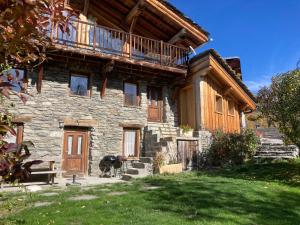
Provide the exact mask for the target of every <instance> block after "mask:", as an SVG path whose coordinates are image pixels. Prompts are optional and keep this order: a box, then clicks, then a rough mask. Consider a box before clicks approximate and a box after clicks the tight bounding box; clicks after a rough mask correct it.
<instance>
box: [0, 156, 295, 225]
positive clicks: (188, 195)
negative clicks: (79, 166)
mask: <svg viewBox="0 0 300 225" xmlns="http://www.w3.org/2000/svg"><path fill="white" fill-rule="evenodd" d="M299 175H300V161H295V162H291V163H285V162H282V163H275V164H266V165H245V166H242V167H238V168H234V169H227V170H226V169H223V170H216V171H205V172H201V173H185V174H180V175H164V176H153V177H148V178H146V179H142V180H136V181H134V182H133V183H125V184H114V185H104V186H97V187H94V188H92V189H89V190H84V189H80V188H68V189H66V190H64V191H58V192H59V196H52V197H42V196H40V195H39V194H33V195H32V197H29V196H25V197H26V198H24V195H23V194H14V195H12V194H11V193H10V194H3V196H2V198H5V197H7V198H8V199H19V201H12V202H17V203H16V204H15V205H13V207H11V208H12V209H13V210H12V211H11V212H10V214H8V215H6V217H5V218H4V219H3V220H0V224H30V225H34V224H42V225H44V224H45V225H46V224H63V225H72V224H74V225H75V224H76V225H77V224H93V225H94V224H96V225H100V224H103V225H108V224H112V225H119V224H120V225H121V224H122V225H127V224H138V225H150V224H151V225H152V224H155V225H156V224H158V225H164V224H170V225H177V224H178V225H179V224H180V225H181V224H199V225H206V224H212V225H219V224H220V225H221V224H222V225H224V224H225V225H226V224H228V225H229V224H237V225H242V224H247V225H249V224H250V225H277V224H278V225H279V224H280V225H299V224H300V177H299ZM144 186H159V187H160V188H159V189H155V190H147V191H145V190H143V187H144ZM105 189H109V190H105ZM114 191H118V192H127V194H125V195H121V196H109V195H108V193H109V192H114ZM81 194H89V195H96V196H98V199H95V200H89V201H76V202H74V201H70V200H68V198H69V197H71V196H77V195H81ZM37 201H49V202H53V204H52V205H51V206H45V207H39V208H33V207H32V204H33V203H34V202H37ZM0 204H1V203H0ZM5 207H7V205H4V204H2V210H1V211H2V213H3V212H5V210H4V208H5ZM0 209H1V205H0ZM14 210H16V213H13V212H14ZM6 212H7V210H6Z"/></svg>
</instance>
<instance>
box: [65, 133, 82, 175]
mask: <svg viewBox="0 0 300 225" xmlns="http://www.w3.org/2000/svg"><path fill="white" fill-rule="evenodd" d="M87 151H88V132H87V131H65V135H64V149H63V171H64V175H73V174H76V175H81V176H83V175H85V173H86V168H87Z"/></svg>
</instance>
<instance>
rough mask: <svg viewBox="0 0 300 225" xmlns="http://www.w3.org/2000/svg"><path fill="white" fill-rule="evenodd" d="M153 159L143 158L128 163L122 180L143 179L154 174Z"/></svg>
mask: <svg viewBox="0 0 300 225" xmlns="http://www.w3.org/2000/svg"><path fill="white" fill-rule="evenodd" d="M152 164H153V159H152V158H151V157H141V158H140V159H139V160H138V161H127V162H126V165H125V168H126V170H125V174H122V180H126V181H129V180H131V179H133V178H143V177H146V176H149V175H152V174H153V166H152Z"/></svg>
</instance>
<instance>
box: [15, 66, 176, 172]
mask: <svg viewBox="0 0 300 225" xmlns="http://www.w3.org/2000/svg"><path fill="white" fill-rule="evenodd" d="M81 67H82V66H73V67H71V66H69V65H68V66H66V65H65V64H59V63H55V64H54V63H53V64H47V65H45V66H44V77H43V83H42V92H41V94H38V93H37V92H36V80H37V72H36V71H35V72H33V73H31V74H29V87H28V91H29V93H31V94H32V95H33V96H32V97H30V99H29V101H28V102H27V104H26V105H22V104H17V105H16V109H15V110H14V113H15V112H17V113H16V114H18V115H19V116H30V117H32V120H31V122H27V123H25V126H24V128H25V129H24V140H31V141H33V142H34V144H35V149H33V151H32V153H33V157H32V158H36V159H44V160H55V161H56V164H57V166H58V168H60V167H61V158H62V148H63V134H64V128H60V127H59V122H60V121H77V120H81V121H83V123H89V121H92V122H91V124H92V125H91V126H90V147H89V156H88V159H89V162H88V165H89V166H88V171H89V174H90V175H98V174H99V169H98V164H99V161H100V159H101V158H102V157H103V156H105V155H108V154H114V155H118V154H121V152H122V139H123V127H122V126H121V124H141V125H143V126H147V82H146V81H140V87H139V90H140V93H141V105H140V106H137V107H125V106H124V104H123V102H124V99H123V81H122V80H120V79H113V78H110V79H109V80H108V84H107V89H106V95H105V96H104V98H103V99H101V97H100V87H101V79H100V74H99V68H92V67H88V68H87V67H86V68H81ZM70 71H77V73H79V72H80V71H82V72H90V73H91V74H92V76H93V78H92V89H91V97H79V96H70V95H69V87H68V82H69V73H70ZM170 93H171V90H169V89H168V88H167V87H164V88H163V96H164V109H165V112H164V122H166V123H168V124H170V126H175V125H176V123H177V122H176V121H177V119H176V105H175V104H174V103H172V101H171V99H170V96H171V94H170ZM141 133H142V134H143V130H142V132H141ZM141 146H142V144H141Z"/></svg>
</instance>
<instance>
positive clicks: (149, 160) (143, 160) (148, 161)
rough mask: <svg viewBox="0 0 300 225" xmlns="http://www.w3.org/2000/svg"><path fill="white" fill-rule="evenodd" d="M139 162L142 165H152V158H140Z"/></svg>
mask: <svg viewBox="0 0 300 225" xmlns="http://www.w3.org/2000/svg"><path fill="white" fill-rule="evenodd" d="M140 162H142V163H152V162H153V158H152V157H140Z"/></svg>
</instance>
